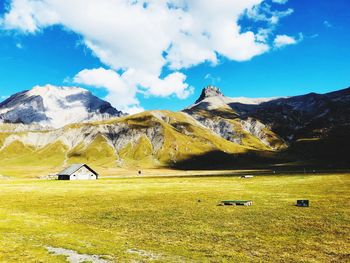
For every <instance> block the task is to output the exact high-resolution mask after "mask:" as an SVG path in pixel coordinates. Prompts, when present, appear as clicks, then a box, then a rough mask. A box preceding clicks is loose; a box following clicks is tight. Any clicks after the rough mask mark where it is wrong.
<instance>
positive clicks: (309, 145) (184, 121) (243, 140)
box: [0, 87, 350, 174]
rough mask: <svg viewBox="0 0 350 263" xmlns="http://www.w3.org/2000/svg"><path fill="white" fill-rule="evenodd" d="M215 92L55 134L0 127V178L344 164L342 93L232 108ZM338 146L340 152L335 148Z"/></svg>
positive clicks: (348, 107) (348, 121) (348, 112)
mask: <svg viewBox="0 0 350 263" xmlns="http://www.w3.org/2000/svg"><path fill="white" fill-rule="evenodd" d="M210 89H212V87H210ZM218 91H219V90H214V92H211V91H210V92H207V93H206V92H205V91H204V94H205V95H206V96H204V97H202V98H201V100H198V102H197V103H195V104H193V105H191V106H190V107H188V108H186V109H184V110H183V111H180V112H172V111H167V110H153V111H145V112H142V113H138V114H134V115H128V116H119V117H116V116H113V117H109V118H101V119H95V120H90V121H89V122H77V123H70V124H68V125H65V126H62V127H60V128H56V129H45V128H41V129H38V128H37V126H36V125H35V124H32V126H31V125H24V124H10V123H3V124H0V173H3V174H4V173H5V174H6V171H7V170H6V169H5V170H4V171H2V170H1V169H2V168H1V167H17V168H16V169H19V168H18V167H20V168H21V169H22V168H23V169H25V167H28V166H30V167H32V168H33V167H34V168H33V169H34V170H35V169H36V168H35V167H39V168H40V169H41V168H42V166H43V161H44V162H45V165H44V166H45V167H46V168H45V169H48V170H59V169H61V168H62V167H63V166H66V165H67V164H70V163H75V162H79V163H90V164H92V165H95V166H98V167H129V168H130V167H132V168H136V167H138V168H144V167H148V168H152V167H153V168H157V167H170V168H177V169H204V168H211V169H219V168H220V169H223V168H225V169H226V168H230V169H233V168H236V169H238V168H239V167H249V168H252V167H271V165H274V164H279V163H293V162H296V163H298V162H301V161H302V162H304V163H305V162H310V163H315V162H322V165H326V164H327V162H328V163H331V164H333V165H338V164H337V163H338V162H339V163H341V165H344V163H345V164H346V163H349V162H348V161H349V160H348V159H349V157H347V156H349V154H348V149H350V145H349V148H347V144H349V143H348V140H346V138H347V136H348V135H350V134H349V131H350V129H349V127H350V117H349V116H350V99H349V98H350V94H349V93H350V89H344V90H340V91H337V92H332V93H326V94H306V95H302V96H298V97H289V98H278V99H273V100H269V101H262V102H259V103H257V104H242V103H237V102H232V100H231V99H230V98H227V97H225V96H224V95H223V94H222V93H221V92H220V93H219V92H218ZM202 93H203V92H202ZM19 96H21V95H19ZM34 100H36V102H35V103H34V105H35V104H38V105H40V100H39V101H37V100H38V99H37V97H35V96H34ZM213 102H214V103H213ZM217 102H219V103H217ZM7 103H8V102H7ZM0 105H1V104H0ZM0 108H1V107H0ZM325 112H326V113H325ZM324 113H325V114H324ZM291 135H293V136H291ZM338 145H344V146H345V147H344V148H343V149H342V150H341V151H339V150H335V149H336V148H337V147H338ZM39 168H38V169H39Z"/></svg>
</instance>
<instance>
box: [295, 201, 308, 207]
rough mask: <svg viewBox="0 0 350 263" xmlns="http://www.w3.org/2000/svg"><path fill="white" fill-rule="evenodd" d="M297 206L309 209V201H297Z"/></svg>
mask: <svg viewBox="0 0 350 263" xmlns="http://www.w3.org/2000/svg"><path fill="white" fill-rule="evenodd" d="M296 206H299V207H309V200H297V204H296Z"/></svg>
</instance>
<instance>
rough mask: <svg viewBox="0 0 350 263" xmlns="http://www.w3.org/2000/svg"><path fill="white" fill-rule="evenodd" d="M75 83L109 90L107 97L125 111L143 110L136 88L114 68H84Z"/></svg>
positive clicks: (76, 77) (75, 78)
mask: <svg viewBox="0 0 350 263" xmlns="http://www.w3.org/2000/svg"><path fill="white" fill-rule="evenodd" d="M73 81H74V82H75V83H78V84H84V85H88V86H94V87H97V88H103V89H106V90H107V91H108V95H107V97H106V98H105V99H106V100H108V101H109V102H111V103H112V104H113V105H114V106H116V107H118V109H119V110H122V111H124V112H129V113H130V111H131V109H132V111H133V113H134V112H135V111H142V108H141V107H140V103H139V101H138V100H137V98H136V96H135V95H136V88H135V87H133V86H132V87H129V86H128V85H127V84H126V83H125V81H124V80H123V79H122V77H121V76H120V75H119V74H118V73H117V72H115V71H113V70H106V69H104V68H97V69H84V70H82V71H80V72H79V73H78V74H77V75H76V76H75V77H74V79H73Z"/></svg>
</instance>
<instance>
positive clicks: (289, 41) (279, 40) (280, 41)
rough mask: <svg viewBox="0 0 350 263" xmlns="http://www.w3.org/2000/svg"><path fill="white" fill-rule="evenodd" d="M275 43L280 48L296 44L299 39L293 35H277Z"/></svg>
mask: <svg viewBox="0 0 350 263" xmlns="http://www.w3.org/2000/svg"><path fill="white" fill-rule="evenodd" d="M273 43H274V46H275V47H277V48H280V47H283V46H287V45H294V44H296V43H297V40H296V39H295V38H294V37H291V36H287V35H277V36H276V38H275V40H274V41H273Z"/></svg>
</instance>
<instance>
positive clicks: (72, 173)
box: [57, 164, 98, 180]
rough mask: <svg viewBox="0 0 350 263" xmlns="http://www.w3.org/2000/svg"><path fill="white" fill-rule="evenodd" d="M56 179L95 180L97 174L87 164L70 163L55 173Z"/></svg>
mask: <svg viewBox="0 0 350 263" xmlns="http://www.w3.org/2000/svg"><path fill="white" fill-rule="evenodd" d="M57 176H58V180H97V179H98V174H97V173H96V172H95V171H94V170H92V169H91V168H90V167H89V166H88V165H87V164H72V165H71V166H69V167H68V168H66V169H64V170H63V171H61V172H59V173H58V174H57Z"/></svg>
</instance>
